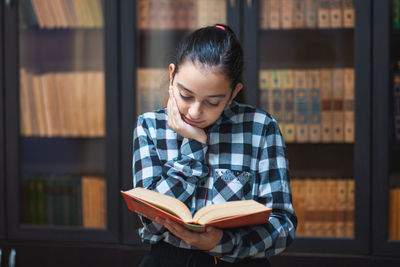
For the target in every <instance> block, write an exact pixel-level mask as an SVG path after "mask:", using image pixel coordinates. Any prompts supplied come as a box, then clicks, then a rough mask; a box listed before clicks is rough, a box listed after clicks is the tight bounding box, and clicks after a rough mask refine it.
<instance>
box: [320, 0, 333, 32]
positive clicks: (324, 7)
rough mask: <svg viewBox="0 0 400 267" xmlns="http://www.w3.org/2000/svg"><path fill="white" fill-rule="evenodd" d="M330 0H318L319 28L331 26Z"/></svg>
mask: <svg viewBox="0 0 400 267" xmlns="http://www.w3.org/2000/svg"><path fill="white" fill-rule="evenodd" d="M329 6H330V4H329V0H318V28H320V29H326V28H329V24H330V13H329V10H330V8H329Z"/></svg>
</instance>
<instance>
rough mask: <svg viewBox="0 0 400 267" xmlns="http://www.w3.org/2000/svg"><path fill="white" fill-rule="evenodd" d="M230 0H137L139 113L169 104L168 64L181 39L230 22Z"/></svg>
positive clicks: (137, 111)
mask: <svg viewBox="0 0 400 267" xmlns="http://www.w3.org/2000/svg"><path fill="white" fill-rule="evenodd" d="M226 2H227V1H226V0H200V1H197V0H179V1H174V0H161V1H159V0H139V1H136V36H137V48H136V59H137V70H136V105H135V107H136V114H137V115H140V114H142V113H144V112H147V111H152V110H156V109H159V108H163V107H165V106H166V103H167V96H168V82H169V72H168V66H169V63H171V62H172V61H171V59H172V56H174V55H173V53H174V52H175V49H176V47H177V45H178V43H179V41H180V40H181V39H182V38H183V37H184V36H185V35H187V34H189V33H190V32H191V31H193V30H195V29H197V28H199V27H203V26H209V25H214V24H216V23H222V24H226V23H227V3H226Z"/></svg>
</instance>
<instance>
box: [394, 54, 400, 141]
mask: <svg viewBox="0 0 400 267" xmlns="http://www.w3.org/2000/svg"><path fill="white" fill-rule="evenodd" d="M398 64H399V65H400V63H399V62H398ZM393 141H394V143H397V144H400V71H395V72H394V73H393Z"/></svg>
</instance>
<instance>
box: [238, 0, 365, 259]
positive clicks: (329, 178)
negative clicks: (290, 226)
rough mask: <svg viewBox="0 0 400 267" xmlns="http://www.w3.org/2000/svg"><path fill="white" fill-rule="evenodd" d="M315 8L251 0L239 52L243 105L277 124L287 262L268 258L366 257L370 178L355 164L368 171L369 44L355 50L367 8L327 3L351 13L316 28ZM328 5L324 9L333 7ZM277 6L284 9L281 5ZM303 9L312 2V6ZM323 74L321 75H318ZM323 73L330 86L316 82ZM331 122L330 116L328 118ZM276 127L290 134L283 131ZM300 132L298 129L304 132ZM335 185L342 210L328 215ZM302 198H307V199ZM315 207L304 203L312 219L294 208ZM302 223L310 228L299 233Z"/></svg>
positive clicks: (361, 39) (356, 3)
mask: <svg viewBox="0 0 400 267" xmlns="http://www.w3.org/2000/svg"><path fill="white" fill-rule="evenodd" d="M300 2H303V3H300ZM322 2H324V1H273V0H272V1H263V0H260V1H253V5H252V6H249V7H247V8H245V9H244V21H245V22H246V23H245V26H244V31H243V32H244V36H243V43H244V47H245V56H247V62H252V63H254V64H251V65H249V64H248V65H247V73H246V76H245V77H246V78H245V83H246V85H247V88H246V89H247V92H246V100H247V101H248V102H249V103H251V104H253V105H257V106H259V107H263V108H264V109H267V110H268V111H269V112H270V113H271V114H272V115H273V116H274V117H275V118H277V119H278V121H279V120H281V121H280V126H281V132H282V133H283V136H284V138H285V140H286V145H287V152H288V157H289V166H290V171H291V180H292V182H293V184H294V185H292V190H293V191H294V194H293V198H294V202H295V208H296V209H298V210H299V213H300V215H299V216H300V217H299V220H300V222H299V228H300V229H299V230H300V231H298V235H297V237H296V239H295V241H294V243H293V244H292V245H291V246H290V247H289V249H288V252H286V254H285V253H284V256H288V257H284V256H283V257H278V258H279V260H277V261H279V262H281V263H283V262H285V261H286V260H287V259H291V258H292V257H297V256H294V255H297V254H296V253H316V254H315V256H316V255H318V253H332V252H333V251H334V252H335V253H344V254H348V253H368V251H369V245H368V242H369V241H368V240H369V238H368V234H369V224H368V222H366V221H365V218H368V217H369V216H370V211H369V190H370V188H369V185H368V184H369V182H368V181H370V173H369V171H368V169H365V167H363V166H369V165H370V158H369V155H370V149H371V148H370V145H369V143H370V138H371V136H370V135H369V134H368V133H366V132H365V131H364V132H363V131H362V129H369V128H370V127H371V125H370V118H369V116H368V114H369V113H370V112H371V108H370V107H369V99H370V96H369V94H370V88H371V86H370V84H369V81H367V80H365V79H364V80H363V79H362V77H363V76H365V75H367V76H368V73H370V68H369V66H370V65H369V64H370V50H369V49H370V47H369V46H368V45H365V44H366V43H370V42H371V36H370V33H369V32H367V30H364V29H363V28H364V25H368V24H369V21H370V20H371V18H370V12H371V9H370V6H369V4H370V2H369V1H367V2H368V3H366V2H365V1H354V2H353V4H354V6H353V7H351V8H350V9H352V10H349V9H347V10H345V8H343V7H342V8H340V5H339V8H337V7H336V6H334V7H335V8H334V9H335V12H336V13H338V14H339V15H341V16H342V18H344V16H345V15H344V14H345V13H346V12H350V13H351V14H352V15H353V16H354V17H353V18H354V19H353V20H352V22H351V23H350V24H346V25H345V24H344V22H343V20H341V21H342V24H339V25H337V24H335V25H332V24H330V22H329V23H328V24H327V25H322V24H320V21H318V20H319V19H321V17H319V16H321V15H320V13H319V12H320V11H321V10H320V9H321V8H322V7H320V6H318V4H320V3H322ZM325 2H326V1H325ZM327 2H329V1H327ZM331 2H332V3H328V6H329V5H330V4H332V5H333V4H334V3H333V2H335V1H331ZM336 2H337V1H336ZM339 2H341V1H339ZM347 2H348V3H351V2H352V1H347ZM274 4H276V5H277V7H274ZM287 4H290V5H292V6H289V7H287V6H286V5H287ZM311 4H314V8H313V7H312V6H311ZM270 5H272V7H271V6H270ZM298 5H303V7H299V6H298ZM265 6H267V7H268V6H269V7H270V8H269V11H270V12H268V11H265V10H268V8H267V9H265ZM283 7H286V8H283ZM296 8H303V10H306V11H305V13H304V16H303V18H300V19H299V18H297V15H296V14H297V13H296V11H295V10H294V9H296ZM286 9H289V10H291V11H290V12H289V13H290V14H292V18H291V22H290V18H289V22H290V23H289V24H288V18H287V17H288V16H287V14H285V12H286V13H287V10H286ZM336 9H337V10H336ZM271 12H272V14H271ZM331 13H332V10H330V11H328V13H327V14H328V17H329V16H331V15H332V14H331ZM306 14H314V15H313V16H314V20H313V23H311V24H307V23H309V22H310V21H311V22H312V20H311V19H307V16H306ZM346 14H347V15H348V13H346ZM347 15H346V16H347ZM332 16H333V15H332ZM311 17H312V16H311ZM296 20H297V22H296ZM296 23H297V24H296ZM293 44H296V45H293ZM323 72H325V73H328V74H326V75H325V76H323V74H322V73H323ZM346 72H350V73H351V75H352V77H351V78H350V79H348V78H345V77H344V73H346ZM315 73H317V74H315ZM318 73H319V74H318ZM296 75H300V76H296ZM315 77H317V78H315ZM324 77H328V78H329V80H330V81H329V80H328V82H326V83H325V85H324V83H323V81H324V80H323V78H324ZM301 79H302V80H301ZM296 80H297V81H298V82H297V84H296ZM345 81H350V82H349V83H348V84H350V86H348V87H346V84H345ZM307 84H312V85H311V86H307ZM326 84H329V85H330V86H331V90H332V92H331V93H332V95H330V97H329V94H328V97H326V95H327V94H326V93H325V94H324V91H323V90H326V89H325V88H326ZM335 84H336V85H335ZM296 86H297V87H296ZM296 88H297V89H296ZM346 88H348V89H346ZM298 89H302V90H298ZM303 89H305V90H303ZM318 89H320V90H318ZM345 90H348V91H350V95H352V96H351V97H350V98H348V99H346V98H344V97H345V94H344V93H345ZM291 91H292V92H291ZM318 91H319V92H318ZM339 91H341V95H339V96H335V95H333V92H335V93H336V92H339ZM297 93H302V94H305V96H307V97H306V98H305V100H302V98H296V96H297V97H299V96H300V95H299V94H297ZM267 96H268V97H267ZM353 97H354V98H353ZM289 101H291V102H289ZM303 101H304V102H303ZM341 101H343V102H342V104H340V102H341ZM345 101H347V102H348V101H350V102H353V105H354V106H353V105H351V104H350V105H345V104H344V103H345ZM266 102H268V103H266ZM329 103H331V104H329ZM347 108H348V109H347ZM346 112H347V114H349V117H348V118H349V122H348V124H347V126H346V123H345V121H346V120H345V119H344V118H345V115H344V114H345V113H346ZM335 113H336V115H334V114H335ZM285 114H286V115H285ZM324 114H325V115H324ZM360 114H365V116H361V115H360ZM300 115H304V116H303V117H306V119H305V121H306V122H307V121H308V123H302V121H300V120H299V119H300V118H301V116H300ZM285 116H287V117H285ZM307 116H308V117H307ZM314 116H315V117H317V120H316V122H317V123H312V120H311V119H313V118H314ZM346 116H347V115H346ZM353 116H354V117H353ZM290 118H291V120H290ZM333 118H340V120H339V121H338V122H337V119H333ZM327 121H328V122H329V123H328V125H330V126H329V127H331V128H330V129H331V130H330V132H331V134H332V135H329V136H328V137H327V138H325V137H324V131H323V130H324V129H325V128H324V127H325V125H324V122H327ZM335 121H336V122H335ZM335 125H336V126H335ZM337 125H339V126H340V127H341V129H340V131H341V134H340V135H339V136H337V137H335V132H336V131H337V130H336V127H337ZM286 127H287V128H286ZM332 127H334V128H332ZM346 127H350V130H352V131H351V134H350V135H349V136H348V137H345V136H346V133H347V130H345V129H347V128H346ZM286 129H289V130H291V131H289V132H286ZM315 129H317V130H318V131H317V135H313V134H312V133H313V132H314V131H315ZM334 130H335V131H334ZM290 133H291V135H290ZM301 133H305V134H303V135H305V136H302V135H301ZM343 183H345V184H346V183H347V186H345V188H346V189H348V190H347V191H348V192H349V193H348V195H347V196H344V198H345V199H347V204H343V205H347V207H343V205H342V206H341V205H338V207H335V208H334V209H333V207H332V206H335V204H332V203H334V202H335V201H336V202H339V201H338V199H339V200H340V199H341V198H342V199H343V197H342V196H341V195H340V194H341V193H340V190H336V191H337V192H336V193H335V190H334V189H335V188H336V189H337V186H338V185H339V184H343ZM310 184H311V185H310ZM308 185H309V186H308ZM298 186H299V187H300V189H299V188H297V187H298ZM307 186H308V188H312V189H313V190H312V192H311V191H310V192H309V194H307V195H308V198H309V199H308V200H307V199H304V198H303V196H304V194H301V192H303V191H304V190H306V191H307ZM318 188H319V189H318ZM299 191H300V193H297V192H299ZM307 192H308V191H307ZM351 192H352V193H351ZM297 194H299V195H298V196H297ZM335 194H336V195H335ZM307 195H306V197H307ZM321 196H326V197H322V198H321ZM327 196H330V197H329V198H328V197H327ZM312 197H315V198H316V200H312V199H311V200H310V198H312ZM296 202H297V203H299V204H296ZM315 202H317V203H321V204H320V205H318V206H316V207H314V205H311V209H313V208H315V209H316V210H319V211H320V212H319V214H321V218H314V217H313V216H312V212H311V214H310V212H309V211H308V210H309V209H310V208H309V207H307V208H306V210H304V211H303V210H302V209H303V207H304V206H303V205H306V206H307V204H306V203H315ZM342 202H343V201H342ZM324 203H325V204H324ZM329 203H330V204H329ZM343 203H344V202H343ZM296 206H297V207H296ZM324 207H325V208H324ZM310 215H311V216H310ZM362 218H364V219H362ZM343 224H348V225H349V226H348V230H347V233H344V232H343V231H340V229H339V228H340V227H342V226H343ZM305 227H306V228H311V229H306V231H304V230H305V229H304V228H305ZM329 227H331V228H332V227H336V228H338V229H336V232H337V233H335V231H332V229H330V230H329ZM321 229H322V230H321ZM292 253H294V254H292ZM296 259H297V258H296Z"/></svg>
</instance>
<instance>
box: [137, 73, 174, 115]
mask: <svg viewBox="0 0 400 267" xmlns="http://www.w3.org/2000/svg"><path fill="white" fill-rule="evenodd" d="M136 75H137V76H136V77H137V83H136V86H137V87H136V88H137V90H136V113H137V114H138V115H139V114H143V113H145V112H148V111H152V110H156V109H160V108H163V107H165V106H166V103H167V99H168V94H167V93H168V89H167V88H168V82H169V72H168V70H165V69H157V68H139V69H138V70H137V73H136ZM164 83H165V84H164Z"/></svg>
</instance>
